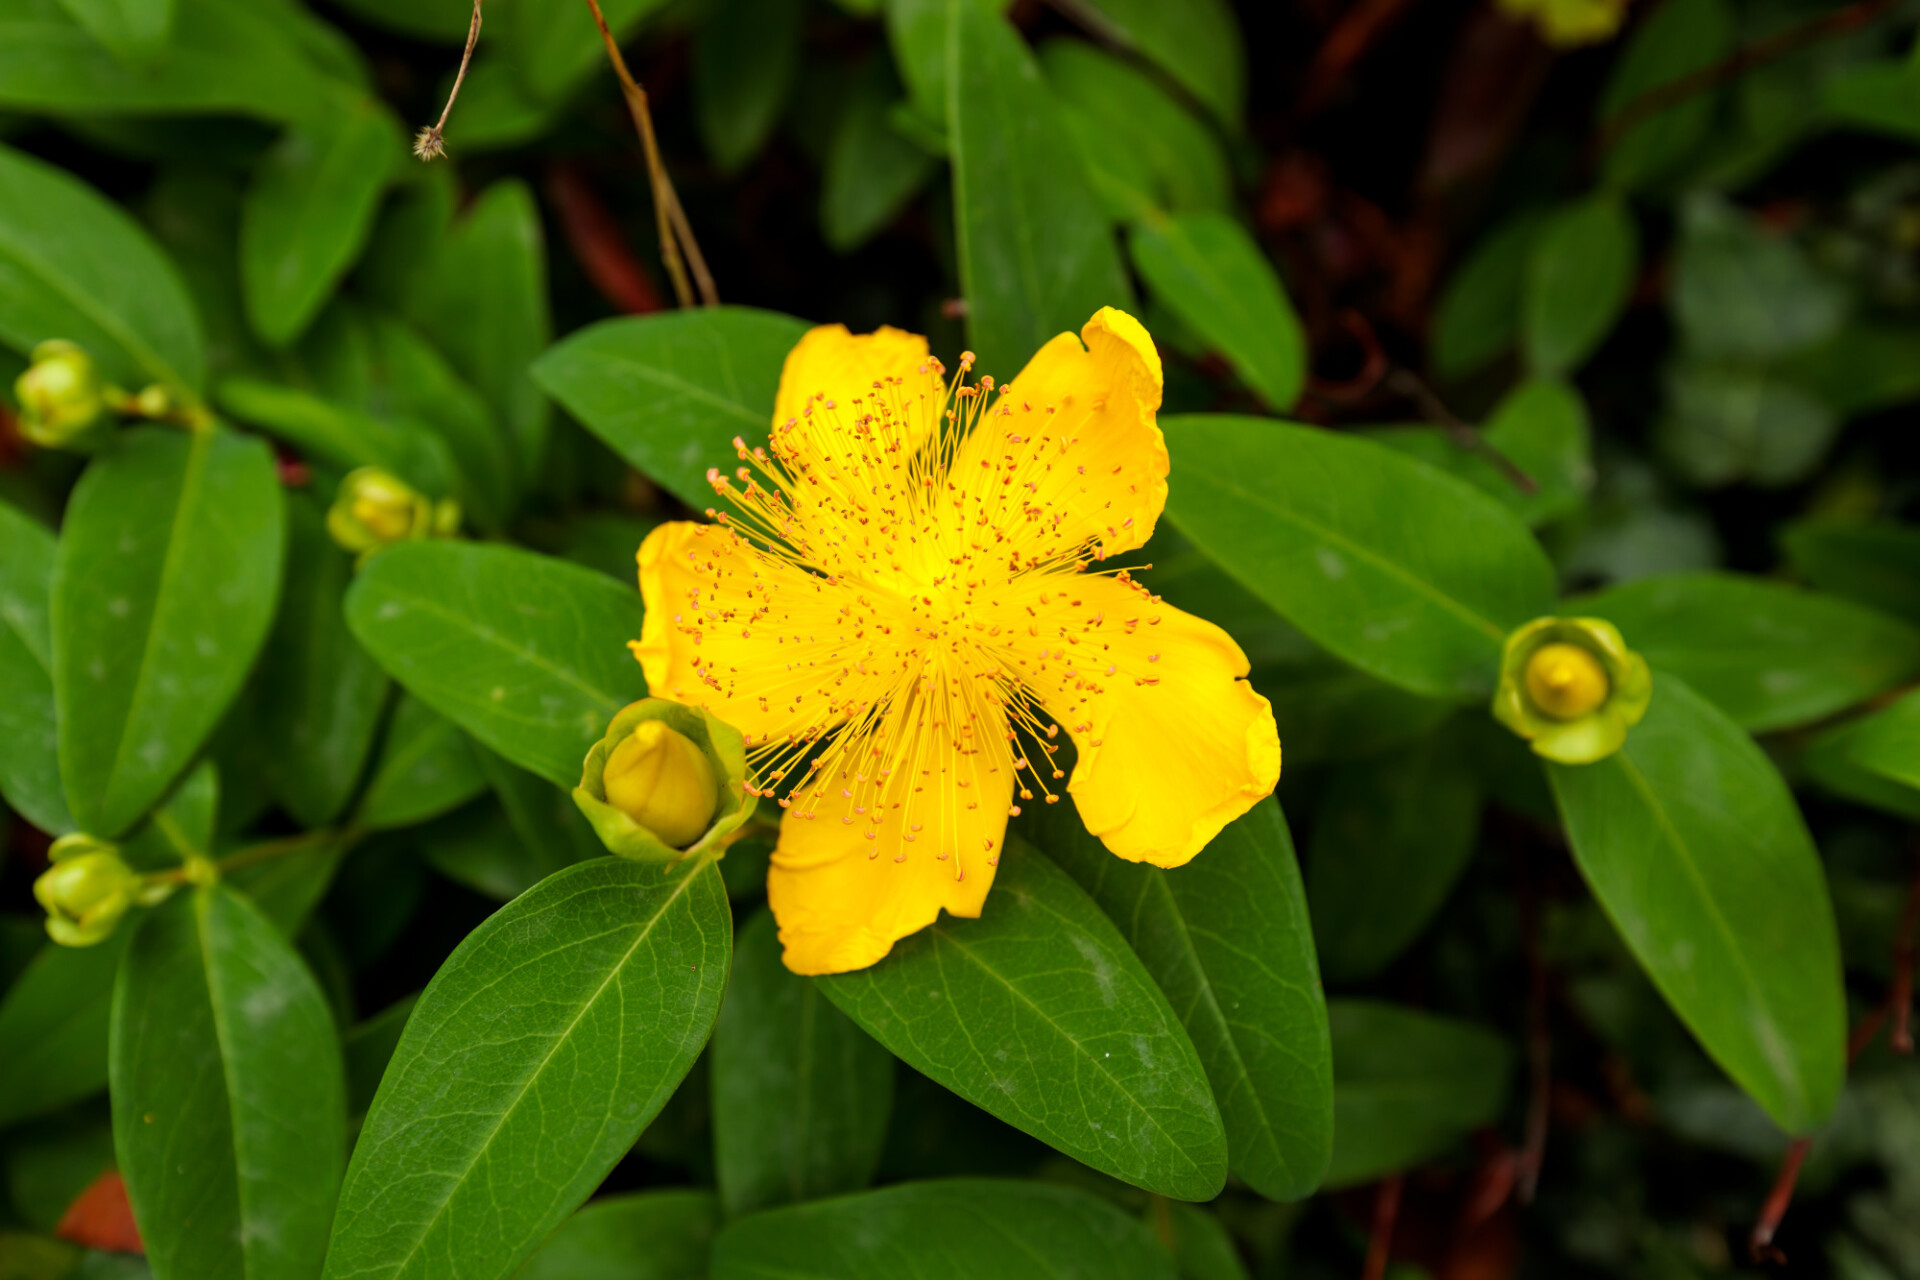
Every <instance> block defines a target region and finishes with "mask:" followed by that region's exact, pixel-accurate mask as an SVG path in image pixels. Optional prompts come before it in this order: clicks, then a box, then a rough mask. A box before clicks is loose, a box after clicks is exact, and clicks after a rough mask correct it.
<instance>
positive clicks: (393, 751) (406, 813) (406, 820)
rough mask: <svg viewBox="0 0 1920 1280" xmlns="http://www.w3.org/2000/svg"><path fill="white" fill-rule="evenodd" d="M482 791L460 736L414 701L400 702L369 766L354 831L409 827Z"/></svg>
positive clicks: (484, 782)
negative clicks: (369, 769) (368, 776)
mask: <svg viewBox="0 0 1920 1280" xmlns="http://www.w3.org/2000/svg"><path fill="white" fill-rule="evenodd" d="M486 788H487V780H486V777H485V775H483V774H482V773H481V772H480V766H479V765H478V764H477V763H475V761H474V758H473V751H472V749H471V748H470V747H469V746H468V745H467V735H466V734H464V733H461V732H460V730H459V729H457V728H455V727H454V726H453V724H452V723H451V722H449V721H448V720H447V719H446V718H445V717H443V716H440V715H437V714H435V713H434V712H433V711H432V710H430V709H429V708H428V707H427V705H426V704H425V703H423V702H421V701H420V700H419V699H418V698H414V697H403V698H401V699H400V703H399V705H398V706H396V707H395V708H394V711H393V723H392V724H390V725H389V726H388V727H387V736H386V741H385V742H383V743H382V744H381V746H380V754H379V756H378V757H377V758H376V759H375V760H374V762H373V770H372V776H371V777H370V778H369V779H368V780H367V790H366V793H365V794H364V795H362V796H361V797H360V805H359V807H358V808H357V809H356V810H355V811H354V819H353V820H354V825H355V826H358V827H363V828H365V829H367V830H369V831H378V830H380V829H382V828H385V827H408V826H412V825H413V824H414V823H416V822H425V821H426V820H427V819H429V818H435V817H438V816H439V815H441V814H443V813H447V812H449V811H450V810H453V809H457V808H459V807H460V806H461V805H463V804H465V803H466V802H467V801H469V800H471V799H473V798H474V797H475V796H477V795H479V794H480V793H481V792H482V791H484V790H486Z"/></svg>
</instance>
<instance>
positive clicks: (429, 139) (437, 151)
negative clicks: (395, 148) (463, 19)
mask: <svg viewBox="0 0 1920 1280" xmlns="http://www.w3.org/2000/svg"><path fill="white" fill-rule="evenodd" d="M479 42H480V0H473V21H471V22H469V23H468V24H467V48H466V51H465V52H464V53H462V54H461V55H460V70H459V71H458V72H457V73H456V74H455V75H454V77H453V88H452V90H451V91H450V92H448V94H447V105H446V106H444V107H442V108H441V109H440V118H439V119H438V120H436V121H434V123H433V128H431V129H422V130H421V131H420V132H419V133H418V134H416V135H414V139H413V154H414V155H416V156H419V157H420V158H421V159H422V160H438V159H439V158H440V157H441V156H444V155H445V154H447V148H446V129H447V117H448V116H450V115H452V114H453V104H454V100H455V99H457V98H458V97H459V96H460V86H461V85H462V84H465V83H466V79H467V67H468V65H469V64H471V63H472V62H473V46H474V45H476V44H478V43H479Z"/></svg>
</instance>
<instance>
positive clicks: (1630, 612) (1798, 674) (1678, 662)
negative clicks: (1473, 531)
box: [1563, 573, 1920, 733]
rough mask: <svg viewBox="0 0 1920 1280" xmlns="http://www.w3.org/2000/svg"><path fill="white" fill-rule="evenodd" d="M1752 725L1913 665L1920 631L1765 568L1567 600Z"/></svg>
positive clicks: (1770, 722) (1825, 703)
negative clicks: (1754, 574) (1763, 573)
mask: <svg viewBox="0 0 1920 1280" xmlns="http://www.w3.org/2000/svg"><path fill="white" fill-rule="evenodd" d="M1563 611H1564V612H1566V613H1568V614H1579V615H1591V616H1593V617H1599V618H1605V619H1607V620H1608V621H1609V622H1611V623H1613V624H1614V625H1615V626H1617V627H1619V628H1620V633H1621V634H1622V635H1624V636H1625V637H1626V639H1627V644H1628V645H1629V646H1630V647H1631V648H1633V649H1635V650H1637V651H1638V652H1639V653H1640V654H1642V655H1643V656H1644V657H1645V658H1646V660H1647V661H1648V662H1650V663H1652V664H1653V665H1654V667H1656V668H1657V669H1659V670H1661V671H1668V672H1671V673H1673V674H1674V675H1677V676H1680V677H1681V678H1683V679H1684V680H1686V682H1687V684H1688V685H1689V686H1690V687H1691V688H1692V689H1693V691H1694V692H1696V693H1698V694H1699V695H1700V696H1701V697H1703V698H1705V699H1706V700H1707V701H1709V702H1711V703H1713V704H1714V705H1715V706H1717V707H1719V708H1720V710H1721V711H1723V712H1725V713H1726V714H1727V715H1728V716H1729V717H1730V718H1731V719H1732V720H1733V721H1734V723H1736V724H1738V725H1739V726H1740V727H1741V728H1743V729H1746V730H1748V731H1749V732H1752V733H1761V732H1765V731H1767V730H1770V729H1784V728H1787V727H1789V726H1792V725H1797V724H1806V723H1808V722H1810V721H1814V720H1821V719H1824V718H1826V717H1827V716H1830V715H1833V714H1835V713H1836V712H1839V711H1844V710H1846V709H1847V708H1848V707H1851V706H1854V705H1855V704H1857V703H1860V702H1864V701H1865V700H1867V699H1868V698H1871V697H1873V696H1874V695H1875V694H1878V693H1882V692H1885V691H1886V690H1888V689H1891V688H1893V687H1894V686H1896V685H1899V684H1901V683H1903V682H1905V681H1907V680H1910V679H1912V678H1913V677H1914V675H1915V674H1920V630H1915V629H1914V628H1913V627H1911V626H1908V625H1906V624H1905V623H1901V622H1897V621H1895V620H1894V619H1892V618H1889V617H1887V616H1886V615H1885V614H1882V613H1876V612H1875V611H1873V610H1872V609H1867V608H1863V607H1861V606H1860V605H1856V604H1854V603H1852V602H1851V601H1847V600H1842V599H1838V598H1835V597H1832V596H1823V595H1819V594H1817V593H1815V592H1812V591H1805V590H1802V589H1800V588H1798V587H1792V586H1788V585H1787V584H1785V583H1782V582H1776V581H1773V580H1770V579H1766V578H1747V577H1741V576H1739V575H1737V574H1730V573H1676V574H1668V575H1665V576H1662V577H1657V578H1641V579H1639V580H1638V581H1635V582H1629V583H1625V584H1623V585H1621V586H1617V587H1611V588H1609V589H1607V590H1605V591H1602V592H1599V593H1598V594H1596V595H1591V596H1583V597H1581V598H1580V599H1578V600H1573V601H1569V602H1568V603H1567V605H1566V606H1565V609H1564V610H1563Z"/></svg>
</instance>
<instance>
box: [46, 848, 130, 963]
mask: <svg viewBox="0 0 1920 1280" xmlns="http://www.w3.org/2000/svg"><path fill="white" fill-rule="evenodd" d="M63 846H64V847H63ZM51 855H52V857H53V865H52V866H50V867H48V868H47V869H46V871H44V872H42V873H41V875H40V878H39V879H38V880H35V881H34V882H33V896H34V897H35V898H37V899H39V901H40V905H41V906H42V907H44V908H46V912H47V936H48V937H50V938H52V939H53V940H54V941H55V942H57V943H59V944H60V945H61V946H63V947H90V946H92V945H94V944H95V943H97V942H103V941H105V940H106V939H107V938H108V937H110V936H111V935H112V933H113V929H114V926H115V925H117V924H119V923H120V917H121V916H124V915H125V914H126V913H127V908H129V907H131V906H132V905H133V904H134V902H135V901H137V900H138V899H139V897H140V894H141V889H142V888H143V883H142V881H141V879H140V876H139V874H138V873H136V872H135V871H134V870H133V869H132V868H131V867H129V866H128V865H127V864H126V863H125V862H122V861H121V860H120V854H119V852H118V850H116V849H115V848H114V846H112V845H110V844H107V843H105V842H103V841H99V840H95V839H94V838H93V837H92V836H85V835H74V836H64V837H62V838H61V839H60V840H57V841H55V842H54V845H53V849H52V850H51Z"/></svg>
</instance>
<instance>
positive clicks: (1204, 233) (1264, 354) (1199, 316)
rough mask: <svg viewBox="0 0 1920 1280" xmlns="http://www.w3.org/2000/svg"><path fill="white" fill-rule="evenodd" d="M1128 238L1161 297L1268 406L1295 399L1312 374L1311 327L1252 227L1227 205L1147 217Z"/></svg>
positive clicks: (1144, 273)
mask: <svg viewBox="0 0 1920 1280" xmlns="http://www.w3.org/2000/svg"><path fill="white" fill-rule="evenodd" d="M1128 244H1129V246H1130V247H1131V248H1132V250H1133V265H1134V267H1135V268H1136V269H1137V270H1138V271H1139V272H1140V277H1141V279H1143V280H1145V281H1146V283H1147V287H1148V288H1149V289H1151V290H1152V291H1153V296H1154V298H1155V299H1156V300H1158V301H1159V302H1160V303H1161V304H1162V305H1163V306H1165V307H1166V308H1167V310H1169V311H1171V312H1172V313H1173V314H1174V316H1175V317H1176V318H1177V319H1178V320H1179V321H1180V322H1181V323H1182V324H1184V325H1186V326H1187V327H1188V328H1189V329H1191V330H1192V331H1193V332H1194V333H1195V334H1197V335H1198V336H1199V337H1201V338H1202V339H1204V340H1205V341H1206V342H1207V343H1208V344H1209V345H1210V346H1212V347H1215V348H1217V349H1218V350H1219V351H1220V352H1221V353H1222V354H1224V355H1225V356H1226V357H1227V362H1228V363H1229V364H1231V365H1232V366H1233V371H1234V372H1235V373H1237V374H1238V375H1240V379H1241V381H1243V382H1245V383H1246V384H1247V385H1248V386H1250V387H1252V388H1253V389H1254V390H1255V391H1256V392H1258V393H1259V395H1260V398H1261V399H1262V400H1265V401H1266V402H1267V404H1268V405H1269V406H1271V407H1272V408H1274V409H1278V410H1283V411H1284V410H1286V409H1289V408H1292V407H1293V402H1294V401H1295V400H1297V399H1299V398H1300V388H1301V387H1302V386H1303V385H1304V384H1305V382H1306V380H1307V339H1306V334H1305V333H1304V332H1303V331H1302V330H1301V328H1300V318H1299V317H1298V316H1297V315H1295V314H1294V311H1293V306H1292V304H1291V303H1289V302H1288V301H1287V295H1286V291H1285V290H1284V289H1282V288H1281V287H1280V278H1279V276H1277V275H1275V274H1274V270H1273V267H1272V265H1271V264H1270V263H1269V262H1268V261H1267V258H1266V255H1265V254H1264V253H1262V252H1261V251H1260V246H1259V245H1258V244H1256V243H1254V239H1253V237H1252V236H1251V235H1249V234H1248V233H1247V230H1246V228H1244V227H1242V226H1241V225H1240V224H1239V223H1238V222H1236V221H1234V219H1232V218H1231V217H1229V216H1227V215H1226V214H1224V213H1187V214H1175V215H1173V216H1172V217H1165V218H1161V217H1147V218H1143V219H1142V220H1141V221H1140V222H1139V223H1137V224H1135V226H1134V228H1133V234H1132V236H1131V238H1130V239H1129V241H1128Z"/></svg>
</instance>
